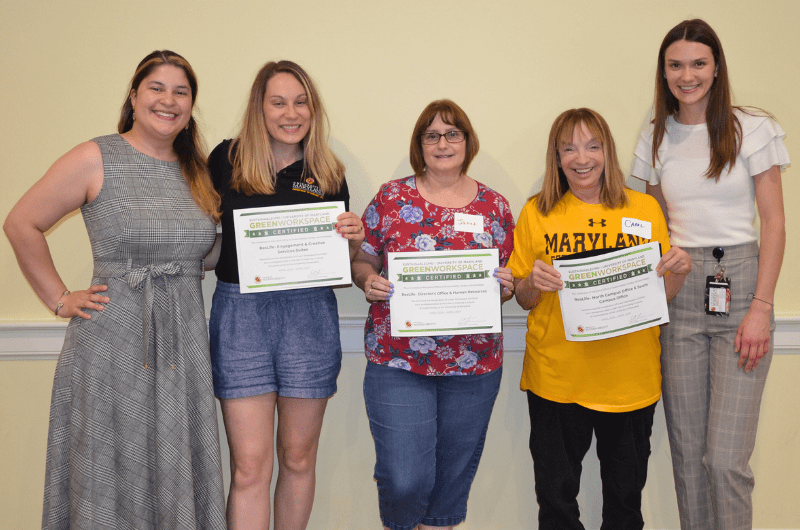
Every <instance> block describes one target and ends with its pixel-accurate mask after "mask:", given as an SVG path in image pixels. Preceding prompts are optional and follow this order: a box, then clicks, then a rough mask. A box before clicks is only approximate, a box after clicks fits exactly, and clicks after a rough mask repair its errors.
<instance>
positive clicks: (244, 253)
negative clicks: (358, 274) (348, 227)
mask: <svg viewBox="0 0 800 530" xmlns="http://www.w3.org/2000/svg"><path fill="white" fill-rule="evenodd" d="M344 211H345V210H344V202H341V201H337V202H320V203H314V204H293V205H288V206H271V207H265V208H245V209H242V210H234V211H233V226H234V229H235V233H236V257H237V258H238V260H239V291H240V292H242V293H259V292H263V291H284V290H286V289H303V288H306V287H321V286H325V285H343V284H349V283H351V280H350V252H349V249H348V244H347V240H346V239H345V238H343V237H342V236H340V235H339V234H338V233H336V229H335V228H334V224H335V223H336V217H337V216H338V215H339V214H341V213H344Z"/></svg>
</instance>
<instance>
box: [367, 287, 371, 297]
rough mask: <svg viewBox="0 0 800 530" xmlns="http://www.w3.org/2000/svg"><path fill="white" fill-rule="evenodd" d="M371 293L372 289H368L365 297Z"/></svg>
mask: <svg viewBox="0 0 800 530" xmlns="http://www.w3.org/2000/svg"><path fill="white" fill-rule="evenodd" d="M371 292H372V287H370V288H369V291H367V296H369V293H371Z"/></svg>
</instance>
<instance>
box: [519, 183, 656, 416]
mask: <svg viewBox="0 0 800 530" xmlns="http://www.w3.org/2000/svg"><path fill="white" fill-rule="evenodd" d="M626 191H627V195H628V205H627V206H624V207H622V208H617V209H614V210H610V209H608V208H606V207H605V206H603V205H602V204H586V203H584V202H583V201H581V200H579V199H578V198H576V197H575V196H574V195H573V194H572V193H571V192H567V193H566V195H564V197H562V199H561V201H559V203H558V204H557V205H556V207H555V208H553V210H552V211H551V212H550V213H549V214H548V215H547V216H546V217H545V216H543V215H542V214H541V213H539V211H538V210H537V209H536V207H535V204H534V203H535V201H536V199H533V200H531V201H528V202H527V203H526V204H525V207H524V208H523V209H522V213H521V214H520V217H519V221H518V223H517V228H516V230H515V231H514V252H513V254H512V255H511V259H509V261H508V266H509V268H511V271H512V272H513V274H514V277H515V278H520V279H522V278H526V277H527V276H528V275H529V274H530V272H531V270H532V269H533V264H534V262H535V261H536V260H537V259H540V260H542V261H544V262H545V263H548V264H550V265H552V263H553V259H558V258H561V257H563V256H569V255H571V254H576V253H578V252H584V251H588V250H595V249H602V248H623V247H631V246H634V245H641V244H644V243H648V242H650V240H648V239H643V238H640V237H638V236H634V235H630V234H625V233H623V232H622V218H623V217H628V218H634V219H638V220H641V221H647V222H650V223H651V236H652V238H653V239H652V240H654V241H658V242H659V243H661V252H662V253H664V252H666V251H667V250H669V235H668V232H667V223H666V221H665V220H664V215H663V213H662V212H661V208H660V207H659V205H658V203H657V202H656V200H655V199H653V198H652V197H650V196H648V195H645V194H643V193H639V192H637V191H634V190H626ZM659 333H660V330H659V328H658V327H652V328H648V329H644V330H641V331H636V332H634V333H629V334H627V335H622V336H620V337H612V338H609V339H602V340H597V341H592V342H570V341H567V340H566V338H565V336H564V322H563V318H562V316H561V305H560V304H559V301H558V293H557V292H552V293H548V292H542V293H541V300H540V302H539V304H538V305H537V306H536V307H535V308H533V309H532V310H531V312H530V313H529V315H528V333H527V335H526V337H525V342H526V346H525V361H524V364H523V368H522V381H521V382H520V388H521V389H522V390H530V391H531V392H533V393H534V394H536V395H537V396H539V397H542V398H544V399H547V400H550V401H555V402H558V403H577V404H579V405H582V406H584V407H586V408H589V409H592V410H598V411H602V412H627V411H631V410H637V409H641V408H643V407H646V406H648V405H650V404H652V403H655V402H656V401H658V399H659V397H660V396H661V362H660V356H661V346H660V344H659V342H658V336H659Z"/></svg>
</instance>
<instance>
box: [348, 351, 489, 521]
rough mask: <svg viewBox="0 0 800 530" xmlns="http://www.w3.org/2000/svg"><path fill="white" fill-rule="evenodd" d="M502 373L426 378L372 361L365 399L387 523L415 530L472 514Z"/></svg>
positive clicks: (381, 508)
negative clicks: (471, 498) (472, 490)
mask: <svg viewBox="0 0 800 530" xmlns="http://www.w3.org/2000/svg"><path fill="white" fill-rule="evenodd" d="M502 371H503V369H502V367H501V368H498V369H497V370H494V371H492V372H489V373H487V374H481V375H465V376H425V375H421V374H415V373H412V372H409V371H406V370H403V369H401V368H392V367H389V366H383V365H379V364H374V363H371V362H368V363H367V370H366V373H365V375H364V399H365V402H366V405H367V416H368V417H369V426H370V430H371V431H372V438H373V439H374V441H375V453H376V463H375V480H376V481H377V482H378V504H379V510H380V515H381V521H383V525H384V526H385V527H387V528H389V529H390V530H411V529H413V528H416V527H417V525H419V524H420V523H422V524H425V525H428V526H451V525H457V524H459V523H461V522H462V521H464V519H466V516H467V497H468V496H469V490H470V488H471V487H472V480H473V479H474V478H475V472H476V471H477V469H478V462H479V461H480V459H481V453H482V452H483V444H484V440H485V439H486V431H487V429H488V427H489V417H490V416H491V414H492V408H494V402H495V399H496V398H497V393H498V391H499V389H500V379H501V377H502V373H503V372H502Z"/></svg>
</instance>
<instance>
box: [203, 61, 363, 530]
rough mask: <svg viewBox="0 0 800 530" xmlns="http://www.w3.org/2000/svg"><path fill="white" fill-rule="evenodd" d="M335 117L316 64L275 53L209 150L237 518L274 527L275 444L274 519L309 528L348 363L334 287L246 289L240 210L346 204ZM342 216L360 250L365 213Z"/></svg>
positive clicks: (221, 390) (214, 313) (340, 228)
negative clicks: (332, 404) (228, 132)
mask: <svg viewBox="0 0 800 530" xmlns="http://www.w3.org/2000/svg"><path fill="white" fill-rule="evenodd" d="M326 121H327V119H326V116H325V111H324V109H323V107H322V102H321V100H320V98H319V95H318V93H317V91H316V88H315V86H314V84H313V83H312V81H311V79H310V78H309V76H308V74H307V73H306V72H305V71H304V70H303V69H302V68H301V67H300V66H298V65H297V64H295V63H292V62H290V61H280V62H269V63H267V64H266V65H264V67H263V68H262V69H261V71H260V72H259V73H258V75H257V76H256V79H255V82H254V83H253V87H252V90H251V93H250V100H249V103H248V108H247V111H246V114H245V117H244V121H243V124H242V130H241V132H240V133H239V135H238V136H237V137H236V138H235V139H233V140H226V141H224V142H222V143H221V144H220V145H218V146H217V147H216V149H214V151H213V152H212V153H211V156H210V157H209V170H210V171H211V176H212V180H213V182H214V186H215V188H216V189H217V190H218V191H219V193H220V196H221V198H222V207H221V210H222V242H221V247H220V258H219V262H218V265H217V268H216V273H217V289H216V292H215V293H214V300H213V304H212V308H211V323H210V332H211V357H212V367H213V373H214V390H215V394H216V395H217V397H218V398H219V399H220V402H221V404H222V414H223V418H224V420H225V428H226V431H227V435H228V444H229V446H230V450H231V491H230V496H229V498H228V525H229V528H230V529H231V530H237V529H247V530H251V529H264V530H267V529H268V528H269V523H270V498H269V495H270V483H271V481H272V464H273V446H274V447H275V450H276V451H277V455H278V469H279V471H278V479H277V484H276V487H275V528H276V529H288V528H293V529H295V528H300V529H302V528H305V527H306V525H307V524H308V519H309V516H310V514H311V506H312V503H313V500H314V480H315V476H314V470H315V465H316V455H317V447H318V444H319V435H320V431H321V428H322V418H323V414H324V412H325V407H326V405H327V400H328V398H329V397H330V396H331V395H333V393H334V392H335V391H336V377H337V375H338V373H339V368H340V366H341V356H342V352H341V343H340V340H339V324H338V314H337V308H336V298H335V297H334V295H333V290H332V288H331V287H318V288H307V289H294V290H285V291H273V292H257V293H245V294H242V293H240V292H239V281H240V278H239V267H238V260H237V254H236V232H235V230H234V224H233V211H234V210H238V209H243V208H263V207H267V206H281V205H292V204H307V203H315V202H328V201H344V203H345V209H346V210H349V198H350V196H349V193H348V189H347V183H346V182H345V178H344V166H343V165H342V163H341V162H340V161H339V160H338V159H337V158H336V156H335V155H334V154H333V152H332V151H331V150H330V148H329V147H328V145H327V134H326V130H325V128H326ZM335 227H336V231H337V232H338V233H339V234H340V235H341V236H342V237H344V238H346V239H347V240H348V243H349V249H350V259H351V261H352V259H353V257H354V256H355V254H356V252H357V250H358V248H359V247H360V245H361V242H362V241H363V240H364V230H363V227H362V224H361V221H360V219H359V218H358V216H357V215H355V214H353V213H351V212H349V211H347V212H346V213H343V214H341V215H340V216H339V217H338V218H337V222H336V225H335ZM276 410H277V417H278V422H277V437H276V439H275V440H273V433H274V432H275V429H274V427H275V412H276Z"/></svg>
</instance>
